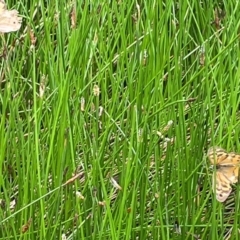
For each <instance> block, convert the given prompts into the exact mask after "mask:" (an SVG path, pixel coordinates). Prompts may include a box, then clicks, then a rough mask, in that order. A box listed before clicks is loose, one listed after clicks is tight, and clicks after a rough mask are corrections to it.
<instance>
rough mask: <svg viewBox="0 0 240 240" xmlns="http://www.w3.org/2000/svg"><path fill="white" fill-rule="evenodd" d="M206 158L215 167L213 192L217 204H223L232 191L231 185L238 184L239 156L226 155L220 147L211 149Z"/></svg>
mask: <svg viewBox="0 0 240 240" xmlns="http://www.w3.org/2000/svg"><path fill="white" fill-rule="evenodd" d="M207 156H208V158H209V160H210V162H211V164H212V165H215V166H216V174H213V180H212V182H213V187H212V188H213V192H216V198H217V200H218V201H219V202H224V201H225V200H226V199H227V198H228V196H229V195H230V193H231V191H232V187H231V185H232V184H234V183H236V182H238V172H239V167H240V155H238V154H237V153H234V152H230V153H228V152H227V151H226V150H224V149H222V148H220V147H211V148H210V149H209V150H208V152H207Z"/></svg>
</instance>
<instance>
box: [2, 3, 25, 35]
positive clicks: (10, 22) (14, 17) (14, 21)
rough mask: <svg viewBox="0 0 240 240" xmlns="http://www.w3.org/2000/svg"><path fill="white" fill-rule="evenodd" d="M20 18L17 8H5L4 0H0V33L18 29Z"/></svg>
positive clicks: (20, 22)
mask: <svg viewBox="0 0 240 240" xmlns="http://www.w3.org/2000/svg"><path fill="white" fill-rule="evenodd" d="M21 24H22V18H21V17H19V16H18V11H17V10H7V8H6V4H5V2H4V0H0V33H8V32H15V31H17V30H19V28H20V27H21Z"/></svg>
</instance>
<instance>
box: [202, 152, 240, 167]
mask: <svg viewBox="0 0 240 240" xmlns="http://www.w3.org/2000/svg"><path fill="white" fill-rule="evenodd" d="M207 156H208V158H209V160H210V162H211V163H212V164H213V165H221V166H224V165H225V166H234V165H236V164H240V155H238V154H236V153H234V152H230V153H228V152H227V151H226V150H224V149H223V148H220V147H211V148H209V150H208V152H207Z"/></svg>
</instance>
